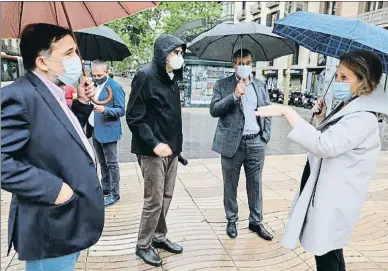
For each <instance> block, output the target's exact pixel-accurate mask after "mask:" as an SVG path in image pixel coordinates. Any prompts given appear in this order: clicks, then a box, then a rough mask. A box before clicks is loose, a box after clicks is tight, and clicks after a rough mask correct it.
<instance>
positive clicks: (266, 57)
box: [248, 34, 270, 61]
mask: <svg viewBox="0 0 388 271" xmlns="http://www.w3.org/2000/svg"><path fill="white" fill-rule="evenodd" d="M248 37H250V38H251V39H252V40H253V41H254V42H256V43H257V44H258V45H259V46H260V48H261V49H262V50H263V54H264V56H265V59H267V61H270V60H269V58H268V56H267V54H266V53H265V50H264V48H263V45H261V43H260V42H258V41H257V40H255V39H254V38H253V37H252V36H251V35H250V34H248Z"/></svg>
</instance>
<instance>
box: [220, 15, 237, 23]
mask: <svg viewBox="0 0 388 271" xmlns="http://www.w3.org/2000/svg"><path fill="white" fill-rule="evenodd" d="M221 21H222V22H224V23H234V15H233V14H229V15H224V16H222V17H221Z"/></svg>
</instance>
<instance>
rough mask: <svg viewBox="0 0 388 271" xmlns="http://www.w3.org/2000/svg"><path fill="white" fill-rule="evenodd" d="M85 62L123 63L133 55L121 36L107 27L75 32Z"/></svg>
mask: <svg viewBox="0 0 388 271" xmlns="http://www.w3.org/2000/svg"><path fill="white" fill-rule="evenodd" d="M74 34H75V37H76V39H77V44H78V48H79V51H80V53H81V56H82V59H83V60H90V61H93V60H97V59H99V60H103V61H122V60H123V59H124V58H126V57H128V56H130V55H131V52H130V51H129V49H128V47H127V45H125V43H124V41H123V40H122V39H121V38H120V36H119V35H118V34H117V33H116V32H114V31H113V30H112V29H111V28H109V27H107V26H99V27H93V28H88V29H83V30H78V31H75V32H74Z"/></svg>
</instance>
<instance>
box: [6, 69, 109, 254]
mask: <svg viewBox="0 0 388 271" xmlns="http://www.w3.org/2000/svg"><path fill="white" fill-rule="evenodd" d="M1 96H2V97H1V188H2V189H4V190H6V191H8V192H11V193H12V194H13V195H12V201H11V206H10V212H9V220H8V223H9V224H8V240H9V248H11V245H12V244H13V245H14V248H15V250H16V251H17V252H18V256H19V259H20V260H37V259H46V258H54V257H59V256H64V255H67V254H70V253H73V252H77V251H80V250H83V249H86V248H88V247H90V246H92V245H94V244H95V243H96V242H97V240H98V239H99V238H100V236H101V233H102V230H103V226H104V196H103V193H102V189H101V185H100V182H99V180H98V176H97V170H96V167H95V165H94V162H93V159H92V157H91V156H90V155H89V153H88V151H87V149H86V148H85V146H84V145H83V143H82V141H81V139H80V138H79V137H78V135H77V132H76V130H75V128H74V127H73V125H72V123H71V122H70V120H69V119H68V117H67V116H66V114H65V112H64V111H63V110H62V108H61V107H60V105H59V104H58V102H57V101H56V100H55V97H54V96H53V95H52V94H51V93H50V90H49V89H48V88H47V87H46V86H45V85H44V83H43V82H42V81H40V80H39V79H38V78H37V77H36V76H35V75H34V74H33V73H31V72H28V73H27V74H26V75H25V76H24V77H21V78H20V79H18V80H17V81H15V82H14V83H13V84H11V85H9V86H7V87H5V88H3V89H2V90H1ZM92 109H93V106H92V105H84V104H81V103H79V102H78V101H77V100H75V101H74V102H73V106H72V110H73V112H74V113H75V115H76V116H77V118H78V120H79V121H80V123H81V125H85V123H86V121H87V119H88V117H89V115H90V113H91V111H92ZM63 182H66V183H67V184H68V185H69V186H70V187H71V188H72V189H73V191H74V197H72V198H71V199H70V200H69V201H68V202H66V203H63V204H60V205H55V204H54V202H55V200H56V198H57V196H58V194H59V191H60V189H61V187H62V183H63Z"/></svg>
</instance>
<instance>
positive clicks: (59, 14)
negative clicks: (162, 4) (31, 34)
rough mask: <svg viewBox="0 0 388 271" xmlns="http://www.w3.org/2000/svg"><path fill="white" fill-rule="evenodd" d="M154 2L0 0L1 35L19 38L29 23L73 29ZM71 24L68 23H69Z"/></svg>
mask: <svg viewBox="0 0 388 271" xmlns="http://www.w3.org/2000/svg"><path fill="white" fill-rule="evenodd" d="M156 5H157V2H151V1H149V2H116V1H112V2H97V1H95V2H85V1H77V2H53V1H50V2H32V1H31V2H30V1H23V2H16V1H15V2H2V3H1V38H2V39H12V38H19V36H20V34H21V31H22V30H23V28H24V27H25V26H26V25H28V24H31V23H48V24H54V25H59V26H62V27H70V28H72V29H73V30H77V29H84V28H89V27H95V26H99V25H102V24H104V23H107V22H110V21H113V20H117V19H120V18H123V17H127V16H130V15H133V14H135V13H137V12H139V11H142V10H144V9H147V8H152V7H155V6H156ZM68 22H70V23H71V25H69V23H68Z"/></svg>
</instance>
